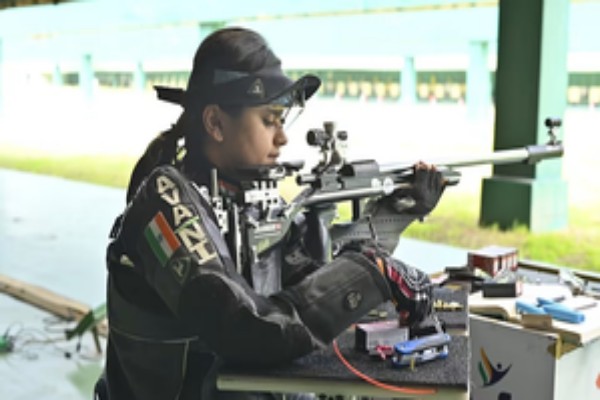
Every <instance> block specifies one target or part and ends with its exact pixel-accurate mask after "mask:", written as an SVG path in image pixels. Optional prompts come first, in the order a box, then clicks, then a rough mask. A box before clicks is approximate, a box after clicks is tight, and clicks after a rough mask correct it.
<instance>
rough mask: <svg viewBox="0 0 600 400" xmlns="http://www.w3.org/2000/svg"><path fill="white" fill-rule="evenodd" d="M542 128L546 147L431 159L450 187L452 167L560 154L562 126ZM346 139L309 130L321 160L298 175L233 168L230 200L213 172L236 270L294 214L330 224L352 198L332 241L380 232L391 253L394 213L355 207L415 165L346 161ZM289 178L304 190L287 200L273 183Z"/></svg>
mask: <svg viewBox="0 0 600 400" xmlns="http://www.w3.org/2000/svg"><path fill="white" fill-rule="evenodd" d="M545 125H546V127H547V128H548V134H549V137H550V138H549V141H548V142H547V143H546V144H540V145H530V146H525V147H521V148H515V149H508V150H499V151H495V152H491V153H489V154H486V155H482V156H474V157H469V158H460V159H447V160H439V161H437V162H431V164H434V165H435V166H436V167H437V169H438V170H440V171H441V172H442V174H443V177H444V178H445V180H446V182H447V184H448V185H455V184H457V183H458V182H459V180H460V173H459V172H458V171H456V168H461V167H468V166H475V165H486V164H493V165H499V164H514V163H527V164H535V163H537V162H539V161H541V160H544V159H548V158H556V157H561V156H562V154H563V146H562V143H561V142H560V141H558V140H557V138H556V134H555V129H556V128H557V127H559V126H561V120H560V119H553V118H547V119H546V121H545ZM347 139H348V134H347V132H345V131H336V129H335V125H334V124H333V123H331V122H326V123H325V124H324V127H323V129H311V130H310V131H308V133H307V142H308V144H309V145H310V146H313V147H316V148H318V149H319V152H320V154H321V159H320V161H319V162H318V163H317V165H316V166H314V167H313V168H312V169H311V170H310V172H308V173H301V169H302V168H303V167H304V163H303V162H289V163H281V164H275V165H265V166H257V167H251V168H245V169H243V170H240V171H239V173H240V174H239V175H240V177H241V187H242V190H241V191H240V192H239V193H238V194H237V195H236V196H234V198H231V197H226V196H222V195H221V193H219V189H218V184H217V182H218V180H217V176H216V172H214V171H213V177H212V183H211V190H210V196H209V197H210V199H211V202H212V204H213V208H214V209H215V212H216V214H217V217H218V220H219V225H220V228H221V231H222V233H223V234H224V235H225V237H226V238H227V241H228V244H229V248H230V249H231V251H232V253H234V254H232V257H233V258H234V260H235V263H236V266H237V268H238V271H240V272H242V271H248V270H249V268H251V266H252V265H254V264H255V263H256V261H257V260H258V258H259V255H260V254H262V253H263V252H265V251H267V250H269V249H271V248H273V247H274V246H275V245H277V244H278V243H279V242H280V241H281V240H282V239H283V238H284V237H285V235H286V234H287V232H288V230H289V228H290V225H291V223H292V220H293V219H294V217H295V216H296V214H298V213H299V212H300V211H306V215H309V216H310V215H312V216H313V219H314V220H317V221H324V222H323V223H324V224H325V225H328V224H329V223H330V222H331V220H332V219H333V216H332V212H331V210H332V205H335V204H337V203H339V202H342V201H348V200H349V201H351V203H352V221H353V222H352V223H350V224H336V225H337V226H334V227H332V229H331V232H330V233H331V240H332V241H333V242H335V241H337V240H341V239H343V238H344V237H348V238H350V237H352V238H357V237H364V236H368V237H372V236H374V235H376V234H377V232H384V234H385V237H383V238H382V237H378V239H381V240H382V242H386V241H387V242H388V243H389V246H390V247H392V248H390V249H389V250H390V251H391V250H393V246H395V244H396V243H397V240H398V237H399V235H400V233H401V231H402V230H403V229H404V227H403V228H401V229H397V228H395V227H394V224H395V223H394V220H393V218H392V219H390V218H385V219H386V221H372V220H371V219H369V217H365V218H363V217H362V216H361V209H362V205H363V204H364V202H361V201H363V200H365V199H372V198H378V197H381V196H386V195H389V194H391V193H393V192H394V191H395V190H398V189H400V188H407V187H409V186H410V185H411V179H412V175H413V171H414V170H413V163H394V164H379V163H378V162H377V161H375V160H359V161H348V160H347V159H346V155H345V150H346V145H347ZM292 175H296V182H297V184H298V185H299V186H300V187H303V188H304V190H303V191H301V192H300V194H299V195H298V196H296V197H295V198H294V199H293V200H292V201H290V202H289V203H285V202H284V201H283V200H282V199H281V197H280V193H279V182H280V181H281V180H282V179H283V178H285V177H288V176H292ZM418 217H419V216H416V217H415V219H416V218H418ZM421 217H422V216H421ZM309 219H310V218H309ZM309 222H310V221H309ZM386 224H387V225H386ZM384 225H386V226H384ZM322 253H323V254H322V257H323V259H324V260H325V261H326V260H327V259H328V257H329V256H330V253H331V243H324V244H323V250H322Z"/></svg>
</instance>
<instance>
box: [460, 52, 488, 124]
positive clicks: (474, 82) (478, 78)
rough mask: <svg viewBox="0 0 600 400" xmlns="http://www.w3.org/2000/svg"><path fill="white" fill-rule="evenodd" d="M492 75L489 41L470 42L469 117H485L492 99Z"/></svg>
mask: <svg viewBox="0 0 600 400" xmlns="http://www.w3.org/2000/svg"><path fill="white" fill-rule="evenodd" d="M491 87H492V85H491V75H490V71H489V69H488V42H487V41H472V42H471V43H469V67H468V70H467V99H466V102H467V113H468V115H469V117H471V118H473V117H484V116H485V114H486V112H487V111H488V109H489V107H490V105H491V100H492V91H491Z"/></svg>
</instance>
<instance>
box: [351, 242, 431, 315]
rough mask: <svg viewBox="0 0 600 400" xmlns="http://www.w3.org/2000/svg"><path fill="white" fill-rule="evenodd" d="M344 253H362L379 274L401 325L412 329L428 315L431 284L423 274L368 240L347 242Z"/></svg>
mask: <svg viewBox="0 0 600 400" xmlns="http://www.w3.org/2000/svg"><path fill="white" fill-rule="evenodd" d="M344 251H355V252H358V253H360V254H362V255H363V256H365V257H367V258H368V259H369V261H371V262H372V263H373V264H374V266H375V267H376V268H377V269H378V270H379V272H381V274H382V275H383V276H384V277H385V278H386V281H387V283H388V285H389V288H390V291H391V293H392V301H393V302H394V304H395V305H396V311H398V313H399V314H400V316H401V319H402V321H403V322H404V323H406V324H407V325H409V326H413V325H416V324H418V323H419V322H421V321H423V320H424V319H425V318H426V317H427V316H428V315H429V314H431V312H432V308H433V300H432V298H433V285H432V283H431V280H430V279H429V276H428V275H427V274H426V273H424V272H423V271H421V270H419V269H417V268H414V267H411V266H408V265H406V264H404V263H402V262H400V261H399V260H396V259H394V258H392V257H391V256H390V254H389V253H387V252H386V251H385V250H383V249H381V248H380V247H379V246H378V245H377V243H375V242H373V241H371V240H368V241H365V240H362V241H353V242H350V243H348V244H346V245H345V246H344V248H343V249H342V250H341V252H344Z"/></svg>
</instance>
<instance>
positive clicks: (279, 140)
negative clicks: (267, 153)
mask: <svg viewBox="0 0 600 400" xmlns="http://www.w3.org/2000/svg"><path fill="white" fill-rule="evenodd" d="M274 142H275V145H276V146H277V147H282V146H285V145H286V144H287V142H288V138H287V135H286V134H285V131H284V130H283V127H282V126H281V125H280V126H279V129H277V132H276V133H275V137H274Z"/></svg>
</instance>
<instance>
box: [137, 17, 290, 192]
mask: <svg viewBox="0 0 600 400" xmlns="http://www.w3.org/2000/svg"><path fill="white" fill-rule="evenodd" d="M280 64H281V61H280V60H279V58H277V56H275V54H274V53H273V51H272V50H271V49H270V48H269V45H268V44H267V42H266V41H265V39H264V38H263V37H262V36H261V35H260V34H258V33H256V32H254V31H252V30H249V29H245V28H239V27H235V28H224V29H220V30H217V31H215V32H213V33H211V34H210V35H208V36H207V37H206V38H205V39H204V40H203V41H202V43H201V44H200V46H199V47H198V50H197V51H196V54H195V56H194V65H193V68H192V72H191V74H190V78H189V81H188V84H187V89H186V92H185V93H186V97H185V104H184V111H183V113H182V114H181V116H180V117H179V120H178V121H177V123H176V124H175V125H173V126H172V127H171V129H169V130H167V131H165V132H162V133H160V134H159V135H158V136H157V137H156V138H155V139H154V140H153V141H152V142H151V143H150V144H149V145H148V147H147V149H146V151H145V153H144V154H143V155H142V157H141V158H140V159H139V160H138V162H137V163H136V165H135V167H134V169H133V172H132V174H131V179H130V181H129V187H128V189H127V201H128V202H129V200H131V198H132V197H133V195H134V194H135V191H136V190H137V187H138V186H139V184H140V183H141V182H142V180H143V179H144V178H145V177H146V176H147V175H148V174H149V173H150V171H152V169H154V168H155V167H157V166H158V165H163V164H175V165H178V164H181V163H184V164H185V165H186V166H188V164H190V160H193V159H196V158H197V157H199V156H201V152H202V151H203V150H202V149H203V147H204V145H203V143H204V140H205V137H206V131H205V129H204V125H203V123H202V111H203V110H204V108H205V107H206V106H207V105H208V104H211V102H210V94H211V91H212V90H213V83H212V82H213V73H214V71H215V70H216V69H222V70H231V71H239V72H250V73H252V72H255V71H258V70H260V69H263V68H265V67H269V66H276V65H280ZM221 107H222V108H223V109H224V111H225V112H228V113H230V114H231V115H234V116H235V115H236V114H239V113H240V112H241V107H224V106H221ZM182 138H184V139H185V151H182V150H183V149H182V148H180V147H179V146H178V142H179V141H180V139H182ZM183 154H185V155H184V156H182V155H183ZM182 157H183V159H182Z"/></svg>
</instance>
